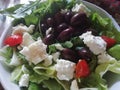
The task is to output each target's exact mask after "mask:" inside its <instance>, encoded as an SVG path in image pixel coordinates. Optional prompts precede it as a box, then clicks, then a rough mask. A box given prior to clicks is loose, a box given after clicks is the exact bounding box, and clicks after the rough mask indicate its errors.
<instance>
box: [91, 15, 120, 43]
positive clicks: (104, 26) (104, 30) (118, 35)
mask: <svg viewBox="0 0 120 90" xmlns="http://www.w3.org/2000/svg"><path fill="white" fill-rule="evenodd" d="M90 20H91V23H92V28H94V29H96V30H97V31H98V32H100V35H106V36H108V37H112V38H115V39H116V40H117V43H120V32H119V31H118V30H117V29H116V28H115V27H114V26H113V23H112V21H111V20H110V19H109V18H102V17H101V16H100V15H99V14H98V13H93V14H91V16H90Z"/></svg>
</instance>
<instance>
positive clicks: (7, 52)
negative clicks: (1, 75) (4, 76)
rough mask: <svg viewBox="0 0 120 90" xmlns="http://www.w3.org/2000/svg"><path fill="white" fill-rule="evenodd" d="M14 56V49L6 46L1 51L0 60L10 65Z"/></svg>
mask: <svg viewBox="0 0 120 90" xmlns="http://www.w3.org/2000/svg"><path fill="white" fill-rule="evenodd" d="M12 55H13V48H12V47H9V46H4V47H3V48H1V49H0V58H1V61H3V62H5V63H7V64H9V63H10V62H11V58H12Z"/></svg>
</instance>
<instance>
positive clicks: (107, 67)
mask: <svg viewBox="0 0 120 90" xmlns="http://www.w3.org/2000/svg"><path fill="white" fill-rule="evenodd" d="M108 71H111V72H113V73H116V74H120V61H114V62H112V63H103V64H100V65H98V66H97V68H96V73H98V74H100V75H101V77H102V76H103V75H104V74H105V73H106V72H108Z"/></svg>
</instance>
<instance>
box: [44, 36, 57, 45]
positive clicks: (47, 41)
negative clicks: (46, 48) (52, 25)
mask: <svg viewBox="0 0 120 90" xmlns="http://www.w3.org/2000/svg"><path fill="white" fill-rule="evenodd" d="M54 40H55V39H54V35H53V34H48V35H47V36H46V37H44V39H43V42H44V43H45V44H46V45H50V44H53V43H54Z"/></svg>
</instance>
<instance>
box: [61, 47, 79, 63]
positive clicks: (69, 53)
mask: <svg viewBox="0 0 120 90" xmlns="http://www.w3.org/2000/svg"><path fill="white" fill-rule="evenodd" d="M61 57H62V58H63V59H66V60H70V61H73V62H77V60H78V59H77V54H76V53H75V51H73V50H71V49H68V48H65V49H63V50H62V51H61Z"/></svg>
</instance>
